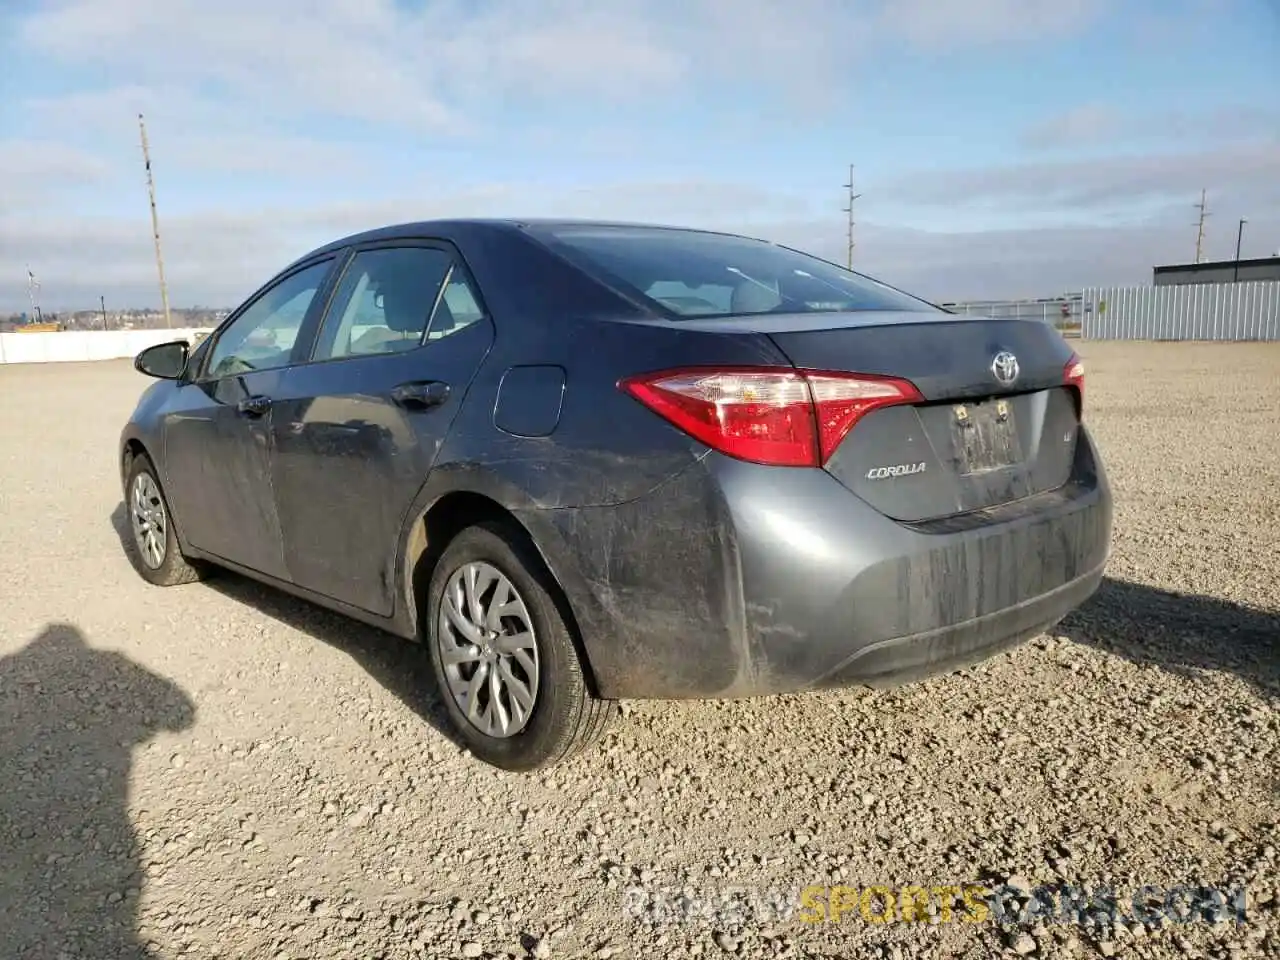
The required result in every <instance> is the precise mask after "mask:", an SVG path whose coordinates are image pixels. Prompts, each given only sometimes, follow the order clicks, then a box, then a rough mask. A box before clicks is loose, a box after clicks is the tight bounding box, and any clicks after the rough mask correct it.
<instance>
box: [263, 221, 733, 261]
mask: <svg viewBox="0 0 1280 960" xmlns="http://www.w3.org/2000/svg"><path fill="white" fill-rule="evenodd" d="M528 227H539V228H542V229H564V228H566V227H590V228H597V229H599V228H605V229H620V230H628V229H629V230H636V229H639V230H672V231H680V232H683V233H707V234H716V235H719V236H725V237H732V236H742V235H741V234H733V233H729V232H727V231H724V230H706V229H703V228H700V227H683V226H676V225H673V224H664V223H637V222H630V221H625V220H590V219H565V218H552V217H520V218H517V217H466V218H458V219H441V220H414V221H408V222H405V223H393V224H387V225H385V226H381V227H374V228H372V229H369V230H363V231H361V232H359V233H353V234H350V235H348V236H345V237H342V238H340V239H337V240H332V241H330V242H329V243H326V244H324V245H323V246H319V247H316V248H315V249H314V250H311V251H309V252H308V253H306V254H304V255H303V256H301V257H298V258H297V259H296V260H295V261H294V262H293V263H292V264H290V266H289V267H288V268H287V269H292V268H293V267H294V266H296V265H298V264H300V263H302V262H303V261H306V260H310V259H311V258H312V257H318V256H321V255H323V254H326V253H332V252H333V251H335V250H340V249H342V248H343V247H347V246H352V245H354V244H358V243H376V242H378V241H381V240H398V239H402V238H409V237H423V236H430V237H439V238H441V239H443V240H452V239H456V238H458V237H460V236H465V235H467V234H471V235H474V234H476V233H479V232H484V231H486V230H503V231H518V230H524V229H526V228H528ZM745 239H754V238H745Z"/></svg>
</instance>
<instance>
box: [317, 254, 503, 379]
mask: <svg viewBox="0 0 1280 960" xmlns="http://www.w3.org/2000/svg"><path fill="white" fill-rule="evenodd" d="M442 288H443V293H442ZM455 304H456V305H457V307H458V310H457V311H455V310H453V309H452V307H453V306H454V305H455ZM480 316H481V314H480V311H479V308H478V307H477V306H476V303H475V298H474V297H473V296H471V291H470V288H469V287H468V286H467V283H466V280H465V279H464V278H463V276H462V273H461V271H459V270H455V268H454V262H453V258H452V257H451V256H450V254H448V253H447V252H445V251H444V250H439V249H436V248H433V247H387V248H382V249H377V250H365V251H362V252H361V253H358V254H356V256H355V258H354V259H352V261H351V265H350V266H349V267H347V270H346V272H345V273H344V274H343V277H342V282H341V283H340V284H339V285H338V291H337V293H336V294H335V295H334V298H333V304H332V306H331V307H330V308H329V313H328V315H327V316H326V317H325V321H324V324H323V325H322V326H321V328H320V337H319V340H318V342H317V344H316V350H315V356H314V359H316V360H329V359H334V358H338V357H357V356H368V355H370V354H381V353H396V352H399V351H402V350H412V349H413V348H414V347H417V346H419V345H421V344H422V342H423V335H424V334H426V335H427V339H432V340H433V339H436V338H437V337H440V336H445V335H447V334H449V333H453V332H454V331H455V330H458V329H461V328H462V327H464V326H466V325H467V324H469V323H473V322H475V320H478V319H479V318H480ZM428 329H429V331H430V332H429V333H428Z"/></svg>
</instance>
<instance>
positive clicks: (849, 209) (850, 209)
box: [844, 163, 862, 270]
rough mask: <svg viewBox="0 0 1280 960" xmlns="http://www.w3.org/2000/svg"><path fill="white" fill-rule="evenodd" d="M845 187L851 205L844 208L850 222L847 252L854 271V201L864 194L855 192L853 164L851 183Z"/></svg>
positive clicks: (851, 165)
mask: <svg viewBox="0 0 1280 960" xmlns="http://www.w3.org/2000/svg"><path fill="white" fill-rule="evenodd" d="M844 187H845V189H846V190H848V191H849V205H848V206H847V207H845V208H844V212H845V213H846V214H847V215H848V217H849V222H848V243H849V247H848V252H847V258H848V264H849V269H850V270H852V269H853V201H855V200H857V199H858V198H859V197H860V196H862V194H860V193H854V192H853V164H852V163H851V164H849V182H848V183H846V184H845V185H844Z"/></svg>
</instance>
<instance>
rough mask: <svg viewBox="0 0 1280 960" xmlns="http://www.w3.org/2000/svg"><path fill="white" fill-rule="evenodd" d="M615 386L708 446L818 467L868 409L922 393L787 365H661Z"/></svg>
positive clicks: (899, 383)
mask: <svg viewBox="0 0 1280 960" xmlns="http://www.w3.org/2000/svg"><path fill="white" fill-rule="evenodd" d="M618 386H619V387H621V388H622V389H623V390H624V391H626V392H627V393H629V394H630V395H631V396H633V397H635V398H636V399H637V400H639V401H640V402H641V403H643V404H644V405H645V406H646V407H648V408H649V409H650V410H652V411H653V412H654V413H656V414H658V415H659V416H661V417H663V418H664V419H666V420H667V421H668V422H670V423H671V424H673V425H674V426H676V427H679V428H680V429H681V430H683V431H684V432H685V433H688V434H689V435H690V436H692V437H695V438H696V439H698V440H701V441H702V442H703V443H705V444H706V445H707V446H709V447H711V448H713V449H715V450H719V451H720V452H721V453H724V454H727V455H729V456H731V457H736V458H738V459H739V460H749V461H751V462H753V463H765V464H770V465H772V466H779V467H820V466H822V465H823V464H824V463H826V462H827V460H828V459H829V458H830V457H831V454H832V453H834V452H835V449H836V447H838V446H839V445H840V442H841V441H842V440H844V438H845V437H846V436H847V435H848V433H849V431H850V430H852V429H853V427H854V424H856V423H857V422H858V420H860V419H861V418H862V417H864V416H866V415H867V414H868V413H869V412H871V411H872V410H875V409H877V408H879V407H885V406H890V405H892V404H898V403H918V402H920V400H921V399H922V397H921V396H920V391H918V390H917V389H916V388H915V386H914V385H913V384H911V383H909V382H908V381H906V380H898V379H894V378H891V377H878V376H869V375H866V374H858V373H827V372H824V371H816V370H794V369H792V368H790V367H716V368H705V367H704V368H688V369H681V370H664V371H661V372H659V373H650V374H642V375H640V376H636V377H628V378H627V379H625V380H622V381H620V382H619V384H618Z"/></svg>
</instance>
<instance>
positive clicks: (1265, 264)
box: [1151, 256, 1280, 287]
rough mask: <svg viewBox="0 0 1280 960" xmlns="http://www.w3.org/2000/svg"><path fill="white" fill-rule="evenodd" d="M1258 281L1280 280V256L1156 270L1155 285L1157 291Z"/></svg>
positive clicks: (1153, 275) (1153, 272)
mask: <svg viewBox="0 0 1280 960" xmlns="http://www.w3.org/2000/svg"><path fill="white" fill-rule="evenodd" d="M1255 280H1280V256H1275V257H1261V258H1259V259H1254V260H1215V261H1213V262H1212V263H1179V264H1173V265H1171V266H1167V267H1156V268H1154V269H1153V270H1152V279H1151V282H1152V283H1153V284H1154V285H1155V286H1157V287H1178V286H1184V285H1186V284H1191V283H1248V282H1250V281H1255Z"/></svg>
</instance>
